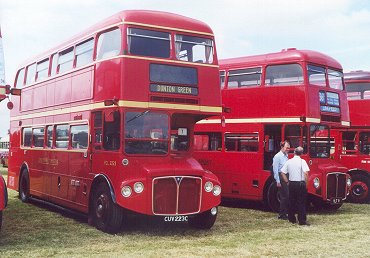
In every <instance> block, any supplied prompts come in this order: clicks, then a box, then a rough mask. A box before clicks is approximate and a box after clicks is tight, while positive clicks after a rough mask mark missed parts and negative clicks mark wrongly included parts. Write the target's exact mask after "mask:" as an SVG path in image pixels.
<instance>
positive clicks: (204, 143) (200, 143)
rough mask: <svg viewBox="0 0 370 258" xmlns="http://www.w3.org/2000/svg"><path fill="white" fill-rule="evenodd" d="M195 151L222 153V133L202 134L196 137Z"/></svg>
mask: <svg viewBox="0 0 370 258" xmlns="http://www.w3.org/2000/svg"><path fill="white" fill-rule="evenodd" d="M194 150H200V151H221V150H222V140H221V133H202V134H196V135H194Z"/></svg>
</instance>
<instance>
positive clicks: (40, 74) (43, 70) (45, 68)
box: [36, 58, 49, 81]
mask: <svg viewBox="0 0 370 258" xmlns="http://www.w3.org/2000/svg"><path fill="white" fill-rule="evenodd" d="M48 73H49V58H47V59H45V60H43V61H41V62H38V63H37V67H36V81H41V80H42V79H45V78H47V77H48Z"/></svg>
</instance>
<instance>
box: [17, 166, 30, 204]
mask: <svg viewBox="0 0 370 258" xmlns="http://www.w3.org/2000/svg"><path fill="white" fill-rule="evenodd" d="M19 199H21V201H22V202H28V201H29V199H30V178H29V176H28V171H27V169H24V170H23V171H22V175H21V179H20V182H19Z"/></svg>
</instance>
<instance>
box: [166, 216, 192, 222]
mask: <svg viewBox="0 0 370 258" xmlns="http://www.w3.org/2000/svg"><path fill="white" fill-rule="evenodd" d="M164 221H165V222H184V221H188V216H166V217H164Z"/></svg>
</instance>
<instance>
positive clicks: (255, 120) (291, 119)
mask: <svg viewBox="0 0 370 258" xmlns="http://www.w3.org/2000/svg"><path fill="white" fill-rule="evenodd" d="M308 120H310V121H317V120H318V121H319V122H320V119H316V118H309V119H306V121H307V122H308ZM302 122H303V121H301V119H300V118H299V117H286V118H283V117H279V118H230V119H225V123H227V124H250V123H302ZM220 123H221V119H205V120H201V121H199V122H197V124H220Z"/></svg>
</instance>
